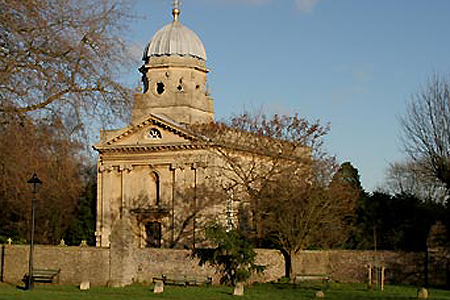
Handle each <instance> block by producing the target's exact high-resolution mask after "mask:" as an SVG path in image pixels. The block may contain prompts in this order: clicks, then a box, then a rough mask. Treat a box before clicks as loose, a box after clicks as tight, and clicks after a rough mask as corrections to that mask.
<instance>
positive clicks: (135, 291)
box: [0, 283, 450, 300]
mask: <svg viewBox="0 0 450 300" xmlns="http://www.w3.org/2000/svg"><path fill="white" fill-rule="evenodd" d="M318 289H320V287H319V286H308V287H306V286H296V287H293V286H290V285H289V284H255V285H252V286H249V287H246V290H245V296H244V297H239V298H238V297H234V296H232V292H233V289H232V288H230V287H224V286H219V287H212V288H206V287H186V288H185V287H176V286H165V287H164V293H163V294H159V295H156V294H153V292H152V291H153V288H152V286H143V285H132V286H128V287H125V288H107V287H93V288H92V289H90V290H89V291H80V290H79V289H78V287H75V286H55V285H38V286H36V288H35V289H34V290H32V291H24V290H21V289H18V288H16V286H14V285H8V284H0V300H6V299H7V300H10V299H19V300H20V299H27V300H47V299H50V300H51V299H64V300H73V299H83V300H91V299H92V300H93V299H95V300H103V299H104V300H106V299H108V300H117V299H127V300H140V299H173V300H177V299H180V300H181V299H183V300H184V299H186V300H189V299H192V300H200V299H211V300H213V299H214V300H215V299H217V300H220V299H255V300H256V299H258V300H277V299H287V300H290V299H292V300H294V299H295V300H302V299H315V293H316V292H317V291H318ZM324 291H325V299H335V300H356V299H361V300H371V299H396V300H397V299H398V300H405V299H416V298H417V291H416V288H415V287H410V286H409V287H404V286H389V285H388V286H386V289H385V291H384V292H381V291H369V290H367V288H366V286H365V285H363V284H336V283H335V284H332V285H331V286H330V287H329V288H324ZM429 299H436V300H450V291H444V290H437V289H431V290H430V298H429Z"/></svg>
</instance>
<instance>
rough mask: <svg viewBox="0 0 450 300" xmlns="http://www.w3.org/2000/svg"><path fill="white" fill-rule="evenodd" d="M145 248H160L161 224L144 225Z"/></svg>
mask: <svg viewBox="0 0 450 300" xmlns="http://www.w3.org/2000/svg"><path fill="white" fill-rule="evenodd" d="M145 233H146V239H145V247H148V248H161V223H160V222H148V223H147V224H145Z"/></svg>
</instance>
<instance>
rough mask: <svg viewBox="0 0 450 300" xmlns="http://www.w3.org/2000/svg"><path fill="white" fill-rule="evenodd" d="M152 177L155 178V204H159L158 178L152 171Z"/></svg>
mask: <svg viewBox="0 0 450 300" xmlns="http://www.w3.org/2000/svg"><path fill="white" fill-rule="evenodd" d="M153 177H154V178H155V205H156V206H158V205H159V200H160V179H159V175H158V173H156V172H153Z"/></svg>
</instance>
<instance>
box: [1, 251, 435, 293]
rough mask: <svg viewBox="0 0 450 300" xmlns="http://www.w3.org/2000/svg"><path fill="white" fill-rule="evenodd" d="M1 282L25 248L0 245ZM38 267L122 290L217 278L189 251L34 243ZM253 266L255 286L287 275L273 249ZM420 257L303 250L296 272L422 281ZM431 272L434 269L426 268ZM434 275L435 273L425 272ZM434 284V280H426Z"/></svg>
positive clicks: (16, 279)
mask: <svg viewBox="0 0 450 300" xmlns="http://www.w3.org/2000/svg"><path fill="white" fill-rule="evenodd" d="M0 247H1V248H0V251H1V252H0V282H7V283H20V282H21V280H22V278H23V276H24V275H25V274H26V273H27V272H28V256H29V247H28V246H27V245H0ZM34 251H35V253H34V262H35V264H34V265H35V268H36V269H60V270H61V272H60V275H59V279H58V283H59V284H69V285H79V284H80V283H81V282H83V281H89V282H90V283H91V284H92V285H110V286H125V285H127V284H131V283H133V282H141V283H146V282H147V283H150V282H152V278H153V277H155V276H160V275H161V274H163V273H165V274H189V275H203V276H212V277H213V282H214V283H218V276H217V274H216V273H215V270H214V269H213V268H212V267H210V266H199V264H198V260H197V259H195V258H193V257H192V256H191V251H189V250H174V249H150V248H143V249H142V248H132V247H111V248H97V247H86V246H84V247H83V246H79V247H75V246H42V245H36V246H35V250H34ZM256 251H257V253H258V255H257V263H258V264H261V265H265V266H266V271H265V272H264V273H263V274H262V275H255V276H253V277H252V279H251V281H253V282H268V281H276V280H278V279H279V278H281V277H283V276H284V275H285V263H284V258H283V255H281V253H280V252H279V251H277V250H268V249H257V250H256ZM424 259H425V255H424V254H423V253H402V252H390V251H376V252H375V251H347V250H333V251H331V250H330V251H301V252H299V253H298V254H297V256H296V261H295V264H296V267H297V272H298V273H301V274H328V275H331V276H332V278H333V280H334V281H337V282H366V281H367V278H368V265H372V266H384V267H386V268H387V274H386V277H387V280H388V281H389V282H392V283H409V284H411V283H413V284H414V283H417V284H418V283H422V282H423V278H422V277H421V274H423V273H424V272H423V271H424V269H425V268H424ZM429 270H434V269H433V266H429ZM429 272H431V273H433V271H429ZM430 282H432V280H430Z"/></svg>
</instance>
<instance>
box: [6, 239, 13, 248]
mask: <svg viewBox="0 0 450 300" xmlns="http://www.w3.org/2000/svg"><path fill="white" fill-rule="evenodd" d="M6 242H7V243H8V246H11V244H12V238H8V239H7V240H6Z"/></svg>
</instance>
